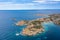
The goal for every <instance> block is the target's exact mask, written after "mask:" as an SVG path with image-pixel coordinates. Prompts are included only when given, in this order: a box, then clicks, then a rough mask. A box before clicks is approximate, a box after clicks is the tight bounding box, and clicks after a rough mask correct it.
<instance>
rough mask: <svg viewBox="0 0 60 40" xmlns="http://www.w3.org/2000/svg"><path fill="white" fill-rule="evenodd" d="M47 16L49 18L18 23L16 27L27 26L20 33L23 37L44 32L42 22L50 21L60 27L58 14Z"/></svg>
mask: <svg viewBox="0 0 60 40" xmlns="http://www.w3.org/2000/svg"><path fill="white" fill-rule="evenodd" d="M48 16H49V17H46V18H38V19H36V20H30V21H26V20H22V21H18V22H17V23H16V25H18V26H22V25H27V27H26V28H24V29H23V30H22V32H21V33H22V34H23V35H28V36H32V35H36V34H38V33H43V32H44V31H45V29H44V27H43V26H42V23H43V22H49V21H52V22H53V23H55V24H58V25H60V14H52V15H48Z"/></svg>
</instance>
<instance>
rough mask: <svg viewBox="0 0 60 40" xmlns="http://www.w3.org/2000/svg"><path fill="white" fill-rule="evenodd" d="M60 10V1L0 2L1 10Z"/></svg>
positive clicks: (21, 0)
mask: <svg viewBox="0 0 60 40" xmlns="http://www.w3.org/2000/svg"><path fill="white" fill-rule="evenodd" d="M27 9H28V10H31V9H60V0H0V10H27Z"/></svg>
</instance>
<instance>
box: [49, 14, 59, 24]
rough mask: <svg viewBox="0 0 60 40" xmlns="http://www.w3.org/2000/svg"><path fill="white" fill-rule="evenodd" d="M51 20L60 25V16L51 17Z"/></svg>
mask: <svg viewBox="0 0 60 40" xmlns="http://www.w3.org/2000/svg"><path fill="white" fill-rule="evenodd" d="M49 16H50V19H51V20H52V21H53V22H54V23H55V24H59V25H60V14H52V15H49Z"/></svg>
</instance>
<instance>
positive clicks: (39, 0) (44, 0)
mask: <svg viewBox="0 0 60 40" xmlns="http://www.w3.org/2000/svg"><path fill="white" fill-rule="evenodd" d="M33 2H38V3H45V2H46V0H34V1H33Z"/></svg>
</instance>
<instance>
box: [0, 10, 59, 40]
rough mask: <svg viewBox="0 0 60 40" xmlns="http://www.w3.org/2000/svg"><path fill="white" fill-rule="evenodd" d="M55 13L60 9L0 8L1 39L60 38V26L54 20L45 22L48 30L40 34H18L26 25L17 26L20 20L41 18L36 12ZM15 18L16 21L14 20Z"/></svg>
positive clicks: (53, 39)
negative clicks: (16, 23)
mask: <svg viewBox="0 0 60 40" xmlns="http://www.w3.org/2000/svg"><path fill="white" fill-rule="evenodd" d="M37 13H40V14H53V13H56V14H57V13H60V9H53V10H52V9H50V10H0V40H60V26H59V25H55V24H53V23H52V22H50V23H44V24H43V26H44V28H45V29H46V30H47V31H46V32H45V33H43V34H40V35H38V36H31V37H30V36H22V35H19V36H16V33H19V32H21V31H22V29H23V28H24V27H25V26H21V27H19V26H16V25H15V24H14V23H15V22H16V21H19V20H33V19H36V18H41V16H34V14H37ZM13 18H15V19H16V21H14V20H12V19H13Z"/></svg>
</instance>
